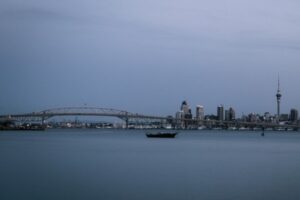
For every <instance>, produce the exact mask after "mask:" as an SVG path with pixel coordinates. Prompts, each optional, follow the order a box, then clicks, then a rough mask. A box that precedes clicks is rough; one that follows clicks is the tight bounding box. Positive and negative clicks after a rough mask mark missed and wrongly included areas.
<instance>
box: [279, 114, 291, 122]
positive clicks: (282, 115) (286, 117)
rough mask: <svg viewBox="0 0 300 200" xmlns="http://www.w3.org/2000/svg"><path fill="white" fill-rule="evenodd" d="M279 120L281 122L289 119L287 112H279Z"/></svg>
mask: <svg viewBox="0 0 300 200" xmlns="http://www.w3.org/2000/svg"><path fill="white" fill-rule="evenodd" d="M279 121H282V122H287V121H289V115H288V114H281V115H280V117H279Z"/></svg>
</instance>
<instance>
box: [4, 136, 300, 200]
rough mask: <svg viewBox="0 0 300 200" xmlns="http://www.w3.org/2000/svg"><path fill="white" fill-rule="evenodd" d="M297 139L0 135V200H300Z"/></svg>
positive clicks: (299, 154)
mask: <svg viewBox="0 0 300 200" xmlns="http://www.w3.org/2000/svg"><path fill="white" fill-rule="evenodd" d="M299 187H300V133H297V132H282V133H275V132H274V133H273V132H266V136H265V137H261V136H260V133H259V132H226V131H182V132H181V133H180V134H179V135H178V136H177V137H176V138H175V139H155V138H152V139H150V138H146V137H145V132H144V131H140V130H47V131H45V132H3V131H2V132H0V199H1V200H18V199H20V200H25V199H28V200H35V199H36V200H48V199H49V200H50V199H51V200H59V199H72V200H76V199H97V200H99V199H100V200H101V199H103V200H112V199H113V200H119V199H120V200H122V199H128V200H142V199H149V200H150V199H151V200H162V199H172V200H177V199H178V200H179V199H188V200H189V199H193V200H194V199H195V200H196V199H197V200H199V199H208V200H209V199H222V200H223V199H230V200H232V199H239V200H240V199H249V200H250V199H251V200H252V199H300V189H299Z"/></svg>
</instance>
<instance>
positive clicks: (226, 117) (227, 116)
mask: <svg viewBox="0 0 300 200" xmlns="http://www.w3.org/2000/svg"><path fill="white" fill-rule="evenodd" d="M225 121H230V120H229V110H225Z"/></svg>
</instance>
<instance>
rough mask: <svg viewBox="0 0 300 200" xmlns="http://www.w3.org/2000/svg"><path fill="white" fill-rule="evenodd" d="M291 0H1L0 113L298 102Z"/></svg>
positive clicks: (160, 111) (162, 111) (158, 110)
mask: <svg viewBox="0 0 300 200" xmlns="http://www.w3.org/2000/svg"><path fill="white" fill-rule="evenodd" d="M299 10H300V1H298V0H206V1H204V0H185V1H182V0H151V1H150V0H149V1H141V0H101V1H99V0H85V1H82V0H80V1H79V0H23V1H22V0H1V2H0V55H1V57H0V58H1V59H0V67H1V73H0V92H1V96H0V112H1V113H22V112H32V111H39V110H43V109H47V108H52V107H64V106H82V105H85V104H86V105H88V106H96V107H105V108H117V109H123V110H128V111H131V112H138V113H144V114H155V115H167V114H174V113H175V112H176V111H177V110H178V109H179V107H180V104H181V101H182V100H184V99H186V100H187V101H188V103H189V104H190V105H191V108H192V109H193V112H194V111H195V106H196V105H197V104H201V105H204V107H205V112H206V113H213V114H215V113H216V107H217V106H218V105H219V104H224V106H225V107H229V106H233V107H234V108H235V109H236V112H237V113H238V114H239V115H241V114H242V113H243V112H244V113H248V112H256V113H263V112H264V111H269V112H271V113H275V112H276V99H275V93H276V89H277V76H278V74H280V77H281V85H282V94H283V97H282V111H283V112H289V109H290V108H292V107H294V108H297V109H300V92H299V75H300V12H299Z"/></svg>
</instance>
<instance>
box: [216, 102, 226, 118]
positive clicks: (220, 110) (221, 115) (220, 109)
mask: <svg viewBox="0 0 300 200" xmlns="http://www.w3.org/2000/svg"><path fill="white" fill-rule="evenodd" d="M217 114H218V120H219V121H223V120H224V107H223V105H220V106H218V108H217Z"/></svg>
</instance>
